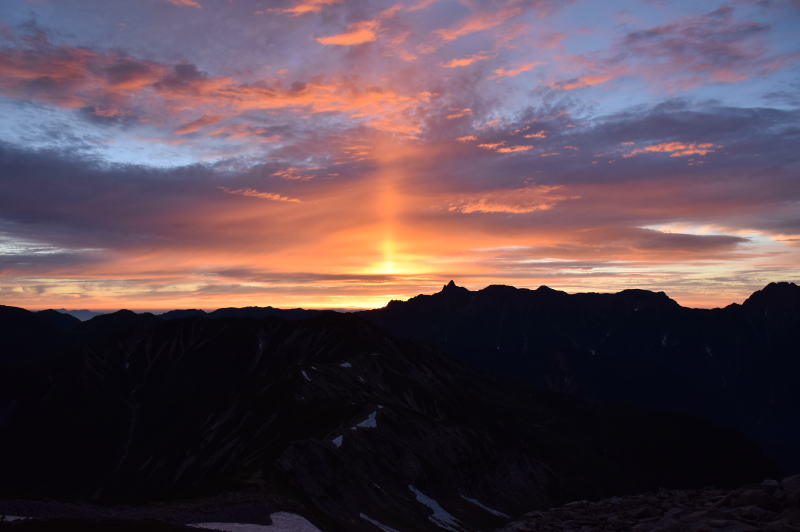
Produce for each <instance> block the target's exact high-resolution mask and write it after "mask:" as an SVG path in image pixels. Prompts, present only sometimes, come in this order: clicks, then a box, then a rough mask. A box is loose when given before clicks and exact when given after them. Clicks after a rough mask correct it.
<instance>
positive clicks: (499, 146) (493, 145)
mask: <svg viewBox="0 0 800 532" xmlns="http://www.w3.org/2000/svg"><path fill="white" fill-rule="evenodd" d="M505 144H506V141H504V140H501V141H500V142H487V143H484V144H478V147H479V148H483V149H484V150H493V151H496V152H497V153H517V152H521V151H528V150H532V149H533V146H530V145H519V146H506V145H505Z"/></svg>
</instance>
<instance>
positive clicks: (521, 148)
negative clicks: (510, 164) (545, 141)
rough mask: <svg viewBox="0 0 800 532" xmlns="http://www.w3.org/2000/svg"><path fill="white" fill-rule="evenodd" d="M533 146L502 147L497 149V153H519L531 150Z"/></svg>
mask: <svg viewBox="0 0 800 532" xmlns="http://www.w3.org/2000/svg"><path fill="white" fill-rule="evenodd" d="M532 149H533V146H530V145H521V146H503V147H502V148H497V153H517V152H520V151H528V150H532Z"/></svg>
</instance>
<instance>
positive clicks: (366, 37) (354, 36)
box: [316, 20, 378, 46]
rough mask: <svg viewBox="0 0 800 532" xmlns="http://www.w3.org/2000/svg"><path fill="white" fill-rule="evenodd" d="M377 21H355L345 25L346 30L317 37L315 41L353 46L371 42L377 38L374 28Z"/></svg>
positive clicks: (376, 26) (376, 25)
mask: <svg viewBox="0 0 800 532" xmlns="http://www.w3.org/2000/svg"><path fill="white" fill-rule="evenodd" d="M377 28H378V23H377V22H375V21H374V20H363V21H361V22H355V23H353V24H350V25H349V26H348V27H347V31H345V32H344V33H339V34H338V35H331V36H329V37H317V39H316V40H317V42H318V43H320V44H325V45H337V46H354V45H357V44H364V43H368V42H373V41H375V40H377V39H378V35H377V34H376V33H375V30H376V29H377Z"/></svg>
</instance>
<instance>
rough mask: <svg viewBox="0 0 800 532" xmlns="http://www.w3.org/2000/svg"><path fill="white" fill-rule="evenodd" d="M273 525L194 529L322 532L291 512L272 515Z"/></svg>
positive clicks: (197, 525)
mask: <svg viewBox="0 0 800 532" xmlns="http://www.w3.org/2000/svg"><path fill="white" fill-rule="evenodd" d="M270 519H272V524H271V525H256V524H251V523H194V524H191V525H189V526H191V527H193V528H205V529H207V530H221V531H223V532H322V531H321V530H320V529H319V528H317V527H315V526H314V525H312V524H311V523H310V522H309V521H308V520H306V518H305V517H302V516H300V515H297V514H293V513H289V512H276V513H274V514H272V515H270Z"/></svg>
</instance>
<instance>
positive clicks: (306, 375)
mask: <svg viewBox="0 0 800 532" xmlns="http://www.w3.org/2000/svg"><path fill="white" fill-rule="evenodd" d="M300 373H302V374H303V378H304V379H305V380H307V381H308V382H311V377H309V376H308V373H306V370H303V371H301V372H300Z"/></svg>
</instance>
